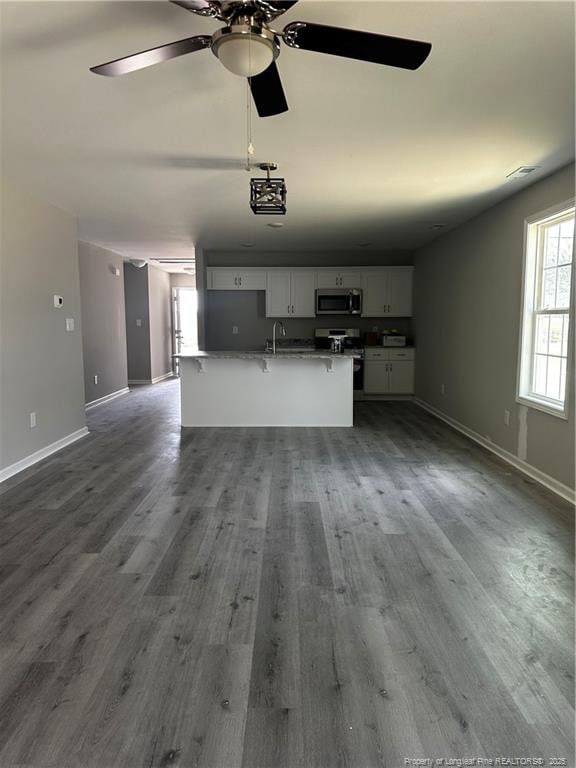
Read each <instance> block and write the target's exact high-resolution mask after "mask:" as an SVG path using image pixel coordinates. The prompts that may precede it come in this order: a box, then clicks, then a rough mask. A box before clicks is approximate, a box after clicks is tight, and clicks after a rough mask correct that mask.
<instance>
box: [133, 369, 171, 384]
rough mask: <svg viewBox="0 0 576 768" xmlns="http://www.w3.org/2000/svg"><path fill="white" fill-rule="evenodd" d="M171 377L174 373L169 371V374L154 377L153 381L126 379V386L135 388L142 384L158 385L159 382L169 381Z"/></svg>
mask: <svg viewBox="0 0 576 768" xmlns="http://www.w3.org/2000/svg"><path fill="white" fill-rule="evenodd" d="M172 376H174V373H173V372H172V371H170V372H169V373H163V374H162V376H155V377H154V378H153V379H128V384H129V385H130V386H136V387H137V386H141V385H142V384H158V383H159V382H160V381H164V379H171V378H172Z"/></svg>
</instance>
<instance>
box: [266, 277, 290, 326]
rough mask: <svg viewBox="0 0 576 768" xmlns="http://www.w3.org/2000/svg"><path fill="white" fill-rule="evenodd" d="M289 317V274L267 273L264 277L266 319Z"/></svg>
mask: <svg viewBox="0 0 576 768" xmlns="http://www.w3.org/2000/svg"><path fill="white" fill-rule="evenodd" d="M289 315H290V272H287V271H286V272H284V271H281V270H280V271H275V272H268V274H267V276H266V317H288V316H289Z"/></svg>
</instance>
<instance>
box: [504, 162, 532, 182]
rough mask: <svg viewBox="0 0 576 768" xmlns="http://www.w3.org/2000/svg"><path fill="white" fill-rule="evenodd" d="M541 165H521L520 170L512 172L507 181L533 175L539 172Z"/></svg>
mask: <svg viewBox="0 0 576 768" xmlns="http://www.w3.org/2000/svg"><path fill="white" fill-rule="evenodd" d="M539 167H540V166H539V165H521V166H520V168H516V170H515V171H512V173H509V174H508V176H506V178H507V179H523V178H524V177H525V176H528V174H530V173H533V172H534V171H537V170H538V168H539Z"/></svg>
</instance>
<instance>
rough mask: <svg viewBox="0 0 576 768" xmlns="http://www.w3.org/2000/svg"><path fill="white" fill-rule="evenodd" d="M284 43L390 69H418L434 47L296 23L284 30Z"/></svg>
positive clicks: (353, 30) (398, 38) (399, 39)
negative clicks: (381, 65)
mask: <svg viewBox="0 0 576 768" xmlns="http://www.w3.org/2000/svg"><path fill="white" fill-rule="evenodd" d="M284 42H285V43H286V45H289V46H290V47H291V48H303V49H304V50H306V51H316V52H317V53H329V54H332V55H333V56H344V57H346V58H348V59H358V60H360V61H371V62H373V63H375V64H386V65H387V66H389V67H401V68H402V69H418V67H419V66H420V65H421V64H423V63H424V61H425V60H426V58H427V57H428V54H429V53H430V50H431V49H432V44H431V43H423V42H421V41H420V40H409V39H408V38H403V37H389V36H388V35H375V34H373V33H371V32H360V31H358V30H355V29H342V28H340V27H327V26H325V25H324V24H309V23H307V22H303V21H294V22H292V23H291V24H288V25H287V26H286V27H285V28H284Z"/></svg>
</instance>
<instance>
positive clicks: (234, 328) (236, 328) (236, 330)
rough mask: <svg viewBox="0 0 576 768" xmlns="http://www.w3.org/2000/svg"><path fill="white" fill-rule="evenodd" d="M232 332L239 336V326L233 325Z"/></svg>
mask: <svg viewBox="0 0 576 768" xmlns="http://www.w3.org/2000/svg"><path fill="white" fill-rule="evenodd" d="M232 334H233V335H234V336H238V326H237V325H233V326H232Z"/></svg>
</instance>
